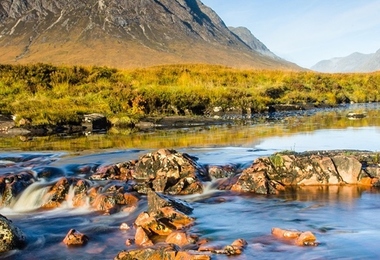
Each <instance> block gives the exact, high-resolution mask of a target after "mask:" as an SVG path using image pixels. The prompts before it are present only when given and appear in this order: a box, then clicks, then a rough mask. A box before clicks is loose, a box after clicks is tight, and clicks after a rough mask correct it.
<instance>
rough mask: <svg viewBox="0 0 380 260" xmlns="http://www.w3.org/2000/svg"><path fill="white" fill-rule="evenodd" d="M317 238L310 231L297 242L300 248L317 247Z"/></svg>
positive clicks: (304, 233)
mask: <svg viewBox="0 0 380 260" xmlns="http://www.w3.org/2000/svg"><path fill="white" fill-rule="evenodd" d="M316 240H317V238H316V237H315V236H314V234H313V233H311V232H310V231H306V232H303V233H302V234H301V235H300V236H299V237H298V238H297V239H296V241H295V243H296V245H298V246H316V245H317V242H316Z"/></svg>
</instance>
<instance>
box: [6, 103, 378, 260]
mask: <svg viewBox="0 0 380 260" xmlns="http://www.w3.org/2000/svg"><path fill="white" fill-rule="evenodd" d="M352 111H354V112H360V113H364V114H365V117H364V118H360V119H350V118H348V117H347V116H346V115H347V113H348V112H352ZM112 136H113V137H112ZM112 136H110V135H96V136H88V137H81V138H82V139H76V138H66V139H65V140H63V141H62V142H64V143H60V142H59V141H58V140H57V139H53V138H51V139H43V140H42V141H40V143H39V141H38V140H32V141H30V143H29V144H26V143H25V142H23V143H20V145H17V146H15V145H14V143H12V145H13V147H12V146H6V145H5V144H4V143H5V142H8V141H7V140H3V141H0V142H2V144H0V145H1V146H0V147H3V148H2V150H1V152H0V174H4V173H6V172H11V171H17V170H20V169H29V170H33V171H39V170H41V169H42V168H44V167H53V168H55V169H57V171H60V172H62V175H64V176H72V175H73V174H75V169H78V168H79V167H83V166H85V165H92V166H93V165H97V166H101V165H106V164H112V163H117V162H124V161H127V160H131V159H137V158H138V157H139V156H141V155H143V154H145V153H147V152H150V151H155V150H157V149H159V148H169V149H175V150H177V151H179V152H184V153H188V154H190V155H192V156H195V157H197V158H198V163H199V164H203V165H230V164H234V165H238V167H241V168H242V169H243V168H245V167H248V166H249V165H251V164H252V162H253V161H254V160H255V159H256V158H258V157H260V156H268V155H271V154H273V153H275V152H277V151H283V150H293V151H296V152H303V151H310V150H341V149H354V150H369V151H375V152H377V151H379V152H380V105H379V104H356V105H346V106H342V107H339V108H335V109H330V110H326V111H324V110H322V111H315V112H313V113H310V114H309V113H305V114H302V115H297V116H289V117H288V116H286V117H282V118H280V119H278V118H275V119H271V118H267V120H265V121H263V122H261V123H255V124H249V123H246V124H244V125H233V126H231V125H230V126H219V127H209V128H207V129H205V128H197V129H196V128H194V129H190V128H189V129H182V130H178V129H177V130H176V131H172V132H170V131H166V132H157V133H135V134H130V135H124V136H123V134H122V133H121V132H119V133H114V134H112ZM83 140H85V141H84V142H83ZM89 142H90V143H92V144H93V143H96V144H97V146H96V147H95V148H93V146H91V147H92V148H91V149H90V150H88V149H86V147H85V146H84V144H83V143H89ZM67 147H71V149H67ZM10 162H11V163H10ZM10 164H11V166H9V165H10ZM39 182H41V186H44V185H43V184H44V182H46V180H43V179H41V180H39ZM178 198H180V199H184V200H186V201H188V202H189V203H190V204H191V205H192V206H193V207H194V211H193V213H192V214H191V216H192V217H194V218H195V219H196V221H195V225H194V226H193V227H192V228H191V231H192V232H193V233H196V234H198V235H199V236H200V237H202V238H207V239H208V240H209V241H210V243H211V245H216V246H218V245H220V246H223V245H228V244H230V243H231V242H232V241H234V240H235V239H238V238H243V239H245V240H246V241H247V242H248V246H247V247H246V248H245V250H244V251H243V254H242V255H240V256H233V257H228V256H225V255H213V256H212V259H236V260H240V259H379V258H380V246H379V240H380V221H379V217H380V189H374V188H372V189H369V188H360V187H357V186H331V187H308V188H307V187H304V188H302V189H299V191H297V192H294V193H287V194H282V195H276V196H275V195H270V196H268V195H265V196H264V195H257V194H237V193H232V192H228V191H218V190H215V189H213V188H212V183H211V184H209V186H207V187H206V188H205V192H204V193H203V194H198V195H191V196H186V197H180V196H178ZM38 199H39V195H38V191H37V192H34V193H29V194H21V196H20V197H19V198H16V199H15V201H14V202H13V204H12V205H11V206H10V207H3V208H0V214H2V215H5V216H6V217H7V218H9V219H11V220H12V221H13V223H14V224H15V225H16V226H18V227H19V228H20V229H21V230H22V231H23V232H24V233H25V235H26V237H27V245H26V247H25V248H23V249H22V250H14V251H11V252H9V253H7V254H3V255H0V258H2V259H91V260H95V259H113V258H114V257H115V256H116V255H117V253H118V252H119V251H121V250H127V249H128V247H127V246H126V245H125V241H126V239H129V238H133V237H134V231H133V229H132V230H129V231H121V230H120V228H119V227H120V224H121V223H123V222H125V223H128V224H129V225H132V224H133V222H134V220H135V219H136V217H137V215H138V214H139V213H140V212H141V211H144V210H146V209H147V205H146V201H144V200H142V201H140V203H139V205H138V207H137V208H136V210H135V211H132V212H119V213H116V214H111V215H102V214H99V213H98V212H94V211H92V210H90V209H88V208H86V207H82V208H74V207H72V205H70V203H64V204H63V205H62V206H61V207H60V208H57V209H52V210H41V209H38V203H39V201H38ZM273 227H280V228H285V229H296V230H300V231H311V232H313V233H314V234H315V235H316V237H317V240H318V242H319V245H318V246H316V247H298V246H295V245H293V244H290V243H286V242H284V241H279V240H277V239H275V238H274V237H272V235H271V229H272V228H273ZM71 228H75V229H76V230H78V231H80V232H81V233H84V234H86V235H87V236H88V237H89V242H88V243H87V245H85V246H84V247H74V248H71V247H70V248H69V247H67V246H66V245H64V244H63V243H62V240H63V238H64V237H65V235H66V234H67V232H68V231H69V230H70V229H71Z"/></svg>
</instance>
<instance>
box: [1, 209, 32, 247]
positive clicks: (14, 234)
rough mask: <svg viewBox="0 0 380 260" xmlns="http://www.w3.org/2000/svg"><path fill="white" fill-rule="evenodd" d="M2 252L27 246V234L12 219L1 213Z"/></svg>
mask: <svg viewBox="0 0 380 260" xmlns="http://www.w3.org/2000/svg"><path fill="white" fill-rule="evenodd" d="M0 238H1V239H0V253H3V252H7V251H10V250H13V249H17V248H18V249H21V248H22V247H24V246H25V243H26V241H25V235H24V234H23V232H22V231H21V230H20V229H19V228H18V227H16V226H15V225H13V223H12V221H11V220H9V219H7V218H6V217H5V216H3V215H1V214H0Z"/></svg>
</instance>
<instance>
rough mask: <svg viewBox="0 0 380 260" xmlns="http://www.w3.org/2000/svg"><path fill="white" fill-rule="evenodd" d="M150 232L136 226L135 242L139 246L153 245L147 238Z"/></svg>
mask: <svg viewBox="0 0 380 260" xmlns="http://www.w3.org/2000/svg"><path fill="white" fill-rule="evenodd" d="M149 235H150V233H148V232H147V231H146V230H145V229H144V228H142V227H137V229H136V234H135V243H136V245H139V246H153V242H152V240H150V238H149Z"/></svg>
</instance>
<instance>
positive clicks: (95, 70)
mask: <svg viewBox="0 0 380 260" xmlns="http://www.w3.org/2000/svg"><path fill="white" fill-rule="evenodd" d="M379 82H380V73H362V74H324V73H316V72H291V71H261V70H260V71H259V70H237V69H231V68H227V67H222V66H211V65H176V66H158V67H152V68H145V69H135V70H117V69H113V68H107V67H92V68H86V67H79V66H73V67H57V66H52V65H49V64H34V65H14V66H11V65H0V86H1V95H2V98H1V100H0V114H2V115H5V116H7V117H9V118H11V117H13V118H14V123H15V126H16V127H22V128H24V127H29V128H30V129H33V128H34V127H37V128H42V127H45V128H47V131H51V130H52V129H53V130H54V127H55V126H60V127H66V126H78V125H81V123H82V121H83V118H84V116H85V115H90V114H101V115H104V116H105V117H106V118H107V119H108V121H109V123H110V124H111V125H114V126H123V127H124V126H133V125H135V124H136V123H138V122H141V120H142V119H144V118H147V117H148V118H155V117H161V118H164V117H167V116H200V117H210V116H211V117H212V116H213V115H214V114H218V113H222V114H229V113H233V114H235V115H248V116H250V115H255V114H260V113H263V112H272V111H271V108H273V107H276V106H277V107H280V106H282V107H283V108H286V107H289V106H290V107H296V106H299V107H301V108H302V107H305V106H309V104H310V105H312V106H316V107H324V106H335V105H339V104H344V103H351V102H354V103H366V102H379V101H380V96H379V93H378V88H377V87H378V85H379ZM289 104H290V105H289ZM299 104H301V105H299ZM4 127H6V126H4ZM4 127H2V128H4Z"/></svg>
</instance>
